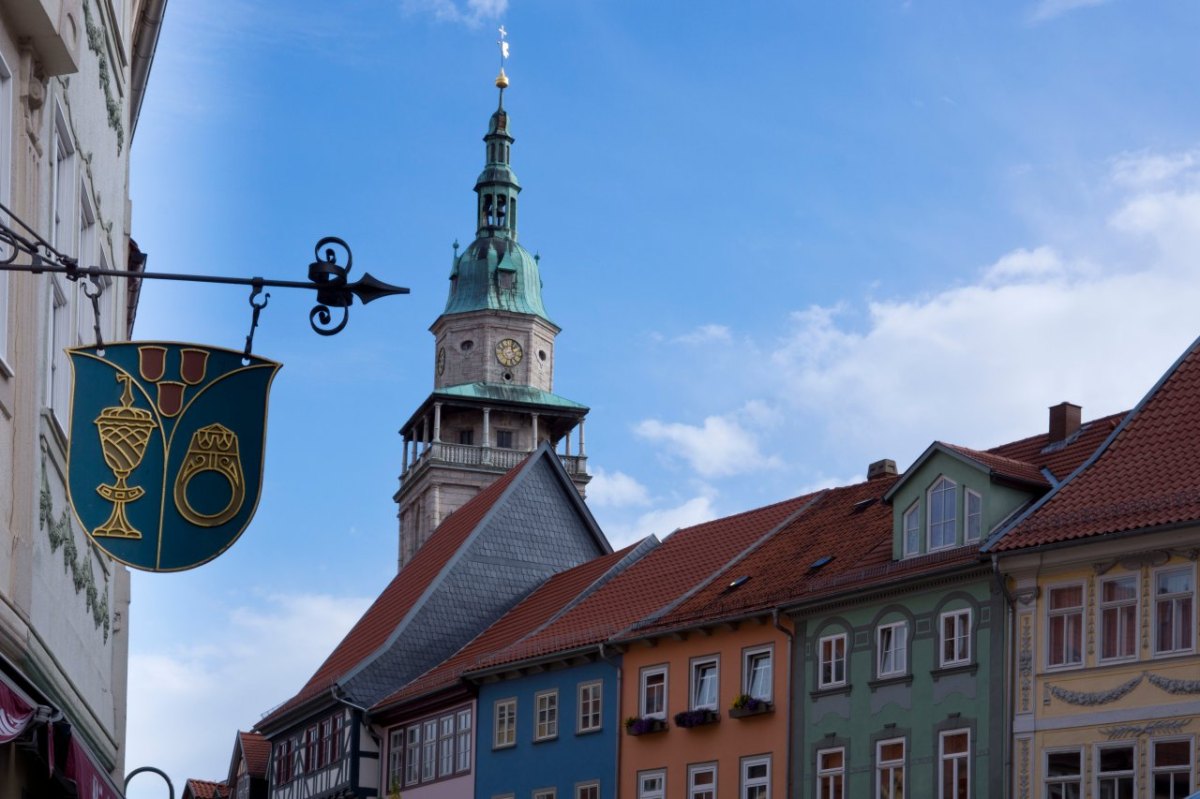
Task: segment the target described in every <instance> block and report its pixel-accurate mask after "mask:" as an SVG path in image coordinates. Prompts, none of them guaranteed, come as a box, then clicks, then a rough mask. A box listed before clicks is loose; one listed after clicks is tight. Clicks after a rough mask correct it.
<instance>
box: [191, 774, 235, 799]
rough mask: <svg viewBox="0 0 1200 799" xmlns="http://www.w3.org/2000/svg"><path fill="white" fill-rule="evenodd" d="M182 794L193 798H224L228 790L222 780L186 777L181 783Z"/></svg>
mask: <svg viewBox="0 0 1200 799" xmlns="http://www.w3.org/2000/svg"><path fill="white" fill-rule="evenodd" d="M189 791H190V793H189ZM183 795H184V797H188V796H191V797H194V799H226V798H227V797H228V796H229V791H228V789H227V788H226V787H225V783H223V782H211V781H209V780H193V779H188V781H187V782H185V783H184V785H183Z"/></svg>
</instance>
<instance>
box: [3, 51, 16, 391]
mask: <svg viewBox="0 0 1200 799" xmlns="http://www.w3.org/2000/svg"><path fill="white" fill-rule="evenodd" d="M15 108H16V106H15V105H14V100H13V79H12V70H11V69H9V67H8V62H6V61H5V60H4V55H3V54H0V203H3V204H4V206H5V207H12V192H11V187H12V150H13V131H14V130H15V127H16V119H17V117H16V115H15V114H14V109H15ZM0 221H2V222H8V221H9V220H8V219H7V215H5V214H4V213H3V212H0ZM7 255H8V249H7V248H6V247H0V258H4V257H7ZM8 289H9V280H8V272H0V376H11V375H12V373H13V372H12V369H11V368H10V367H9V365H8V318H9V317H8V295H9V291H8Z"/></svg>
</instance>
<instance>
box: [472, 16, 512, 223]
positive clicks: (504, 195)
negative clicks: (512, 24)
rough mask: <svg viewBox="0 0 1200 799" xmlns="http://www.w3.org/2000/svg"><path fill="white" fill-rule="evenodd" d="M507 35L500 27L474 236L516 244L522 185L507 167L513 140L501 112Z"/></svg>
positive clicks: (506, 121)
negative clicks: (496, 96)
mask: <svg viewBox="0 0 1200 799" xmlns="http://www.w3.org/2000/svg"><path fill="white" fill-rule="evenodd" d="M507 36H508V32H507V31H505V30H504V26H503V25H502V26H500V39H499V41H498V44H499V45H500V74H499V75H497V76H496V88H497V89H499V90H500V100H499V103H498V105H497V107H496V112H495V113H494V114H492V118H491V120H490V121H489V122H488V132H487V135H486V136H484V137H483V141H484V143H485V144H486V145H487V161H486V162H485V165H484V167H483V172H481V173H480V175H479V179H478V180H476V181H475V193H476V194H477V195H479V201H478V220H477V223H476V226H475V227H476V231H475V235H476V236H479V237H483V236H500V237H502V238H507V239H512V240H513V241H516V240H517V194H519V193H520V191H521V184H520V183H518V182H517V176H516V175H515V174H513V171H512V167H511V166H510V165H509V157H510V155H511V151H512V143H513V141H514V139H513V137H512V136H511V135H510V134H509V132H508V112H507V111H505V110H504V90H505V89H507V88H508V76H507V75H505V74H504V62H505V60H506V59H507V58H508V41H507V38H506V37H507Z"/></svg>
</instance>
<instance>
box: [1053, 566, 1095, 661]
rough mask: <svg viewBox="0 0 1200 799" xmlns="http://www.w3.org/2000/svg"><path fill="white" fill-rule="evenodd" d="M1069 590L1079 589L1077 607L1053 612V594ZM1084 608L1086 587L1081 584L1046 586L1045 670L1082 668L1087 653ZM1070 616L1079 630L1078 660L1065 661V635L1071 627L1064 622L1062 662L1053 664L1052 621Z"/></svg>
mask: <svg viewBox="0 0 1200 799" xmlns="http://www.w3.org/2000/svg"><path fill="white" fill-rule="evenodd" d="M1069 588H1078V589H1079V605H1077V606H1075V605H1073V606H1070V607H1068V608H1066V609H1060V610H1055V609H1054V607H1053V604H1052V602H1053V596H1054V592H1055V591H1061V590H1065V589H1069ZM1086 606H1087V586H1086V585H1085V584H1084V583H1081V582H1076V583H1060V584H1059V585H1050V586H1046V611H1045V617H1044V618H1045V623H1046V633H1045V642H1046V658H1045V659H1046V669H1047V670H1059V669H1077V668H1080V667H1082V666H1083V663H1084V652H1086V651H1087V629H1086V626H1085V625H1084V623H1083V618H1084V609H1085V608H1086ZM1070 616H1074V617H1075V618H1076V624H1077V626H1078V630H1079V651H1078V653H1077V654H1078V658H1077V659H1076V660H1068V659H1067V655H1068V654H1069V653H1068V636H1067V635H1066V633H1067V632H1069V631H1070V629H1071V627H1070V624H1069V623H1068V622H1064V628H1063V632H1064V634H1063V647H1064V649H1063V652H1062V660H1061V662H1058V663H1055V662H1053V660H1052V658H1053V657H1054V654H1055V653H1054V647H1053V644H1052V642H1051V634H1052V632H1053V630H1052V627H1053V624H1054V619H1055V618H1057V617H1063V618H1066V617H1070Z"/></svg>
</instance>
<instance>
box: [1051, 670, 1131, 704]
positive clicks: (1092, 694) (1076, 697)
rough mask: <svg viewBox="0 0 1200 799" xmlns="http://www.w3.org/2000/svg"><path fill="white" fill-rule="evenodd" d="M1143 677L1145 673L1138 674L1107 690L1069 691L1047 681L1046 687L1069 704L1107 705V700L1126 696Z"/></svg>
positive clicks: (1115, 699) (1055, 696)
mask: <svg viewBox="0 0 1200 799" xmlns="http://www.w3.org/2000/svg"><path fill="white" fill-rule="evenodd" d="M1145 677H1146V675H1145V674H1139V675H1138V676H1136V677H1134V678H1132V679H1130V680H1127V681H1126V682H1123V683H1121V684H1120V685H1118V686H1117V687H1115V688H1110V689H1109V690H1107V691H1071V690H1068V689H1066V688H1059V687H1058V686H1057V685H1050V684H1049V683H1047V685H1046V687H1047V689H1048V690H1049V691H1050V693H1051V694H1052V695H1053V696H1054V698H1055V699H1059V700H1061V701H1063V702H1066V703H1067V704H1069V705H1086V706H1088V707H1092V706H1095V705H1107V704H1108V703H1109V702H1116V701H1117V700H1118V699H1120V698H1122V697H1124V696H1127V695H1128V694H1129V692H1130V691H1132V690H1133V689H1134V688H1137V687H1138V686H1139V685H1141V684H1142V680H1143V679H1145Z"/></svg>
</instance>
